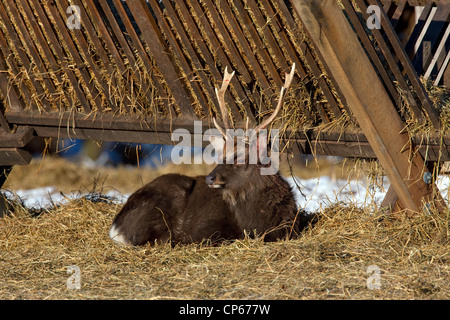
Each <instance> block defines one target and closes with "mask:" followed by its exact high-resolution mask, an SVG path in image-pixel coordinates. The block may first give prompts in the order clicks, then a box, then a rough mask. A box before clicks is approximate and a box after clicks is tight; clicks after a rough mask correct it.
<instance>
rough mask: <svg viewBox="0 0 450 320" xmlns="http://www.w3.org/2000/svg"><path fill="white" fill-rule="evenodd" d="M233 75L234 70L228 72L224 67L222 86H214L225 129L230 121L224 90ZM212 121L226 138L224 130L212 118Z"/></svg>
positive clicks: (228, 127)
mask: <svg viewBox="0 0 450 320" xmlns="http://www.w3.org/2000/svg"><path fill="white" fill-rule="evenodd" d="M233 76H234V71H233V72H232V73H229V72H228V68H227V67H225V74H224V75H223V81H222V86H221V87H220V89H217V88H216V96H217V100H218V101H219V108H220V113H221V114H222V121H223V124H224V126H225V129H230V128H231V126H230V122H229V120H228V112H227V108H226V106H225V92H226V91H227V88H228V85H229V84H230V82H231V79H232V78H233ZM213 121H214V125H215V126H216V128H217V129H219V131H220V132H221V133H222V135H223V136H224V137H225V138H226V135H225V134H224V133H225V130H224V129H223V128H222V127H220V126H219V124H218V123H217V121H216V119H214V118H213Z"/></svg>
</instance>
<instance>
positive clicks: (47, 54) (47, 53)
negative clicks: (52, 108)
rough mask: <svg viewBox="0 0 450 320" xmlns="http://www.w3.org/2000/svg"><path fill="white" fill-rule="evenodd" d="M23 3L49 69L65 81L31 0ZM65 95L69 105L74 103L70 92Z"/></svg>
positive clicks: (57, 78)
mask: <svg viewBox="0 0 450 320" xmlns="http://www.w3.org/2000/svg"><path fill="white" fill-rule="evenodd" d="M21 4H22V8H23V10H24V14H25V15H26V17H27V19H28V20H29V21H33V23H31V24H30V25H31V28H32V29H33V33H34V36H35V37H36V42H37V43H38V44H39V45H40V47H41V48H42V51H43V57H42V58H43V59H45V60H46V61H47V62H48V63H49V65H50V68H49V71H50V72H52V73H53V75H54V76H55V77H56V80H57V81H58V82H59V83H63V79H62V77H61V72H60V71H59V70H58V69H60V66H59V65H58V62H57V61H56V58H55V56H54V55H53V52H52V50H51V49H50V47H49V45H48V43H47V40H46V39H45V37H44V35H43V33H42V31H41V29H40V28H39V23H37V20H36V18H35V16H34V14H33V11H32V9H31V7H30V4H29V2H28V1H22V2H21ZM63 95H64V97H65V99H66V101H67V103H68V104H69V105H72V104H73V101H72V97H71V96H70V95H69V94H67V92H66V91H64V92H63ZM60 107H61V104H60Z"/></svg>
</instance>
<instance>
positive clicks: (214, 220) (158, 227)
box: [109, 65, 310, 245]
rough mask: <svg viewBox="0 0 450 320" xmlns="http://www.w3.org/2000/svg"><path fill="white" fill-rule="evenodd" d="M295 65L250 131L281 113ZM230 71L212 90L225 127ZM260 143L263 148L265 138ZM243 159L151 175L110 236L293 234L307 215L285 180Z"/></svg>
mask: <svg viewBox="0 0 450 320" xmlns="http://www.w3.org/2000/svg"><path fill="white" fill-rule="evenodd" d="M294 69H295V65H294V66H293V68H292V71H291V72H290V74H288V75H287V77H286V81H285V84H284V86H283V87H282V89H281V93H280V97H279V101H278V105H277V107H276V109H275V111H274V113H273V114H272V115H271V116H270V117H269V118H268V119H267V120H266V121H264V122H263V123H261V124H260V125H259V126H258V127H257V128H255V131H254V132H256V133H258V132H259V131H260V130H262V129H264V128H266V127H267V126H268V125H269V124H270V123H271V122H272V121H273V120H274V119H275V117H276V116H277V114H278V113H279V112H280V110H281V107H282V105H283V101H284V96H285V93H286V91H287V89H288V88H289V86H290V83H291V81H292V78H293V76H294ZM233 75H234V72H233V73H232V74H230V73H228V72H227V70H225V76H224V79H223V83H222V88H221V89H220V90H216V93H217V97H218V100H219V107H220V110H221V113H222V119H223V120H224V125H225V129H229V128H230V125H229V122H228V119H227V111H226V109H225V99H224V95H225V91H226V89H227V87H228V84H229V83H230V80H231V78H232V77H233ZM214 123H215V125H216V127H217V129H219V130H220V132H221V133H222V135H223V136H224V138H225V139H229V138H230V137H229V136H228V135H227V134H226V132H225V130H224V129H223V128H222V127H220V126H219V124H217V122H216V121H215V120H214ZM245 139H247V140H248V138H245ZM256 145H258V144H256ZM259 145H260V146H261V145H265V148H267V143H266V142H264V143H261V144H259ZM250 149H251V146H249V145H247V146H246V150H245V152H246V154H247V155H248V153H249V152H251V151H255V150H250ZM261 151H263V150H258V152H261ZM236 152H237V150H236V149H235V150H234V153H235V157H234V158H235V159H236ZM245 159H246V160H245V163H243V164H238V163H236V162H235V163H234V164H219V165H218V166H217V167H216V168H215V169H214V170H213V171H212V172H211V173H210V174H209V175H208V176H198V177H194V178H191V177H187V176H183V175H179V174H167V175H163V176H161V177H159V178H156V179H155V180H153V181H152V182H150V183H149V184H147V185H145V186H144V187H142V188H141V189H139V190H138V191H136V192H135V193H134V194H132V195H131V196H130V198H129V199H128V201H127V202H126V203H125V205H124V206H123V208H122V210H121V211H120V212H119V213H118V215H117V216H116V218H115V219H114V222H113V224H112V227H111V229H110V232H109V236H110V237H111V238H112V239H113V240H114V241H116V242H119V243H123V244H127V245H143V244H145V243H147V242H151V243H154V242H157V243H165V242H167V241H170V242H171V243H172V244H176V243H183V244H186V243H193V242H201V241H203V240H207V241H211V243H217V242H220V241H222V240H233V239H240V238H243V237H244V236H245V233H247V234H249V235H257V236H262V237H264V240H265V241H275V240H277V239H282V238H285V237H291V236H293V235H298V234H299V233H300V232H301V231H302V229H303V228H304V227H306V226H307V225H308V222H309V220H310V218H309V216H307V215H305V213H304V212H303V211H299V210H298V209H297V205H296V202H295V198H294V195H293V193H292V190H291V187H290V186H289V184H288V183H287V182H286V181H285V180H284V179H283V178H282V177H281V176H280V174H279V173H278V172H277V173H274V174H272V175H262V174H261V170H260V169H261V168H262V167H264V165H262V164H249V161H248V159H249V157H248V156H246V157H245ZM235 161H236V160H235Z"/></svg>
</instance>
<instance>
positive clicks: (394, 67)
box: [357, 0, 440, 128]
mask: <svg viewBox="0 0 450 320" xmlns="http://www.w3.org/2000/svg"><path fill="white" fill-rule="evenodd" d="M357 3H358V6H359V7H360V8H361V10H362V12H363V16H364V18H365V19H367V18H368V16H369V15H368V14H367V13H366V12H367V6H366V4H365V3H364V1H363V0H357ZM377 3H378V2H377ZM378 5H379V3H378ZM381 13H382V21H381V24H382V27H383V28H384V31H385V32H386V33H387V36H388V38H389V40H390V43H391V45H392V47H394V49H395V50H396V53H397V57H398V58H400V59H401V62H402V65H403V67H404V68H405V69H406V68H408V77H409V78H410V81H411V82H413V83H414V85H415V86H418V87H419V88H420V84H419V83H420V81H419V80H418V77H417V74H415V71H414V70H413V69H412V66H411V62H410V61H409V59H408V58H407V57H406V56H405V54H404V51H403V49H402V48H401V45H400V41H399V40H398V37H397V35H396V34H395V32H394V31H393V29H392V25H391V24H390V21H389V18H387V16H386V14H385V13H384V11H383V10H381ZM372 33H373V35H374V36H375V39H376V41H377V43H378V45H379V47H380V49H381V50H382V52H383V55H384V57H385V59H386V61H387V62H388V64H389V67H390V70H391V72H392V73H393V75H394V76H395V79H396V80H397V82H398V85H399V86H400V88H401V90H402V91H403V93H404V94H405V96H406V99H407V100H408V103H409V106H410V107H411V109H412V111H413V113H414V115H415V116H416V117H417V119H418V120H419V121H421V120H422V119H423V116H422V111H421V110H420V108H419V106H418V105H417V103H416V101H415V99H414V97H413V96H412V94H411V90H410V88H409V86H408V84H407V83H406V80H405V78H404V77H403V74H402V72H401V70H400V68H399V65H398V63H397V61H396V60H395V59H394V57H393V56H392V53H391V50H390V47H389V46H388V44H387V43H386V42H385V39H384V37H383V34H382V33H381V31H380V30H378V29H373V30H372ZM402 55H403V57H402ZM422 90H424V88H423V86H422ZM417 94H418V95H419V98H420V100H421V104H422V106H423V108H424V109H425V111H428V110H429V109H430V103H431V101H430V100H429V98H428V96H427V95H426V94H425V95H424V93H423V92H417ZM430 114H431V115H429V117H430V120H431V121H432V123H433V125H435V126H437V128H439V125H440V123H439V119H438V118H436V112H435V110H432V111H430Z"/></svg>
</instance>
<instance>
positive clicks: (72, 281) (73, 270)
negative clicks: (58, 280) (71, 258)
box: [66, 265, 81, 290]
mask: <svg viewBox="0 0 450 320" xmlns="http://www.w3.org/2000/svg"><path fill="white" fill-rule="evenodd" d="M67 274H70V275H71V276H70V277H68V278H67V281H66V286H67V289H69V290H80V289H81V270H80V267H78V266H75V265H72V266H68V267H67Z"/></svg>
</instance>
